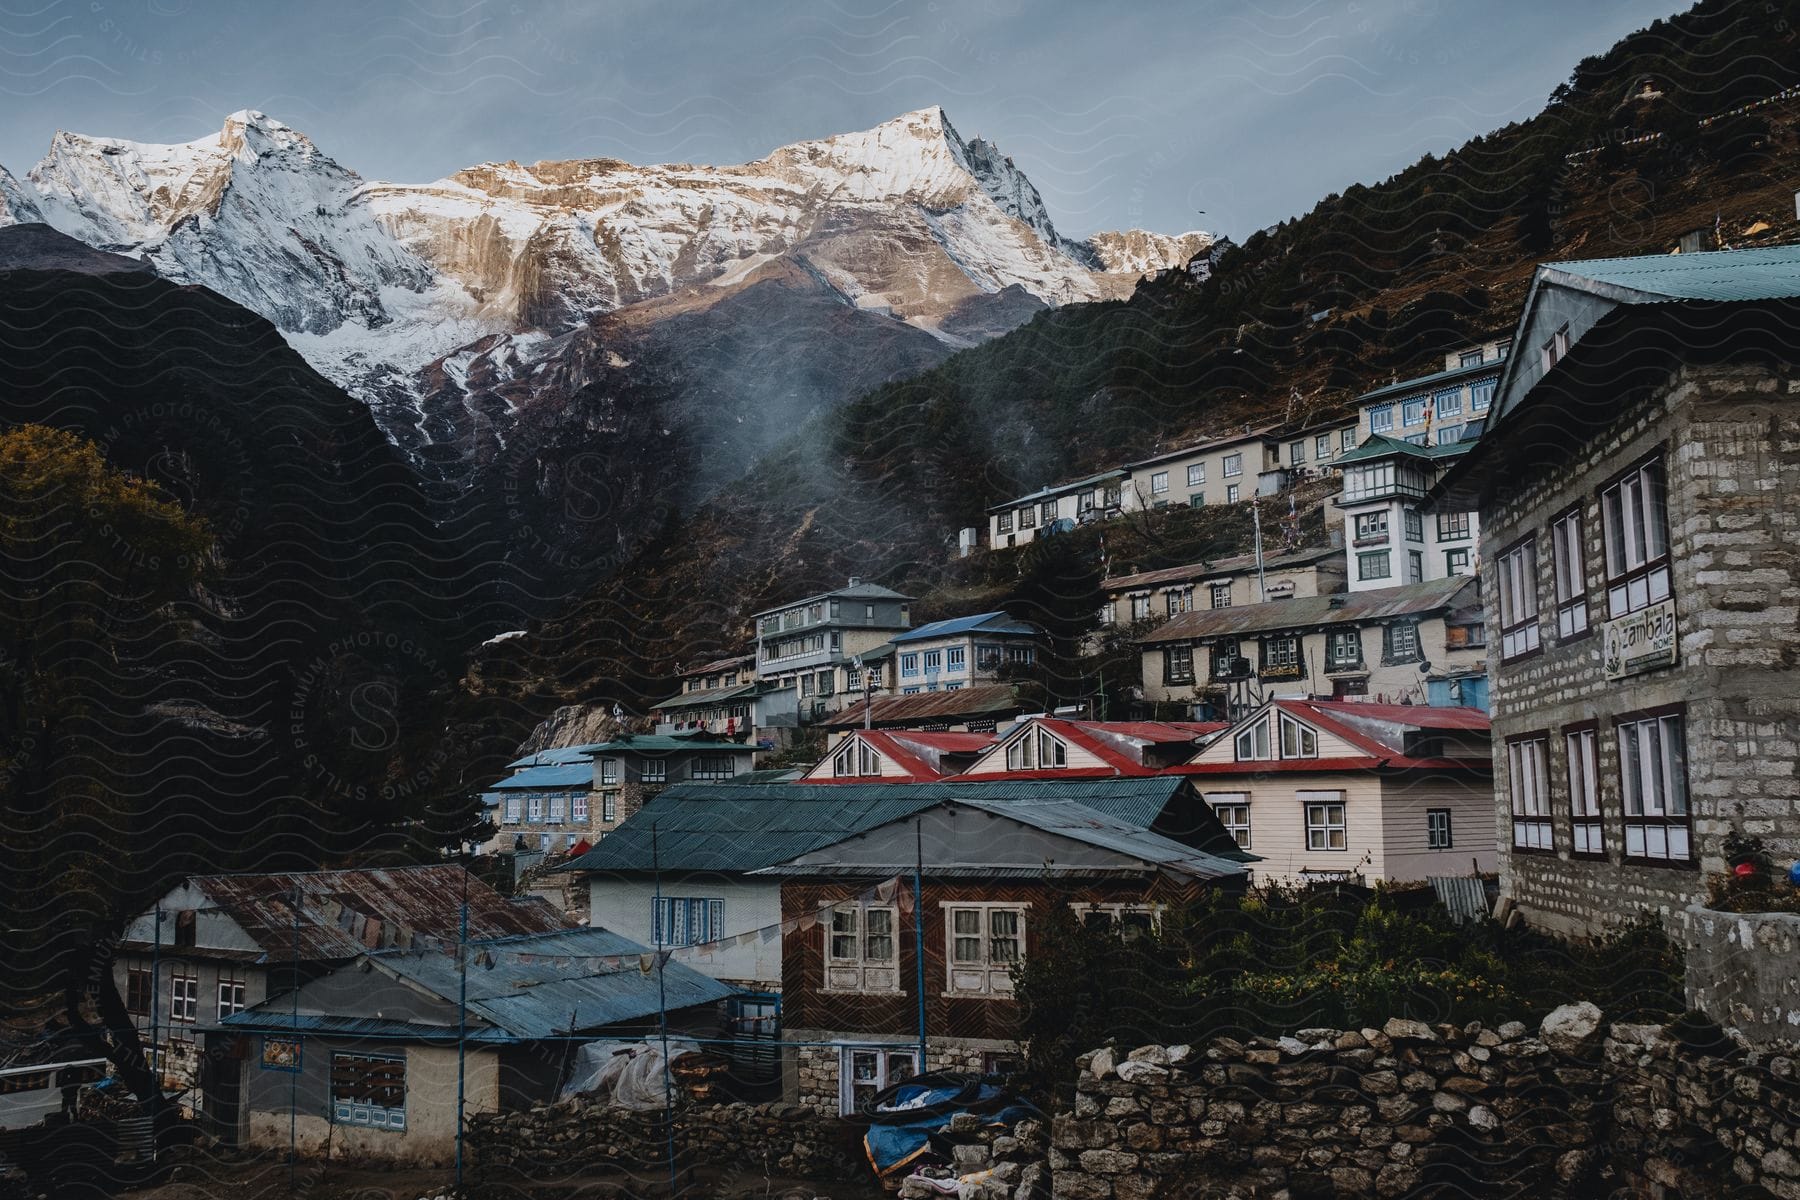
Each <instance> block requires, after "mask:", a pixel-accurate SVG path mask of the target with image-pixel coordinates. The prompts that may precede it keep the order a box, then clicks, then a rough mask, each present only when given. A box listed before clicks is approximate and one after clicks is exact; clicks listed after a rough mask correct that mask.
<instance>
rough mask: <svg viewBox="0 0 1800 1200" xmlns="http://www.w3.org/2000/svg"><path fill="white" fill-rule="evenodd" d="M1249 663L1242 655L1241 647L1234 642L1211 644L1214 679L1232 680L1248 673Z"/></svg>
mask: <svg viewBox="0 0 1800 1200" xmlns="http://www.w3.org/2000/svg"><path fill="white" fill-rule="evenodd" d="M1248 669H1249V663H1248V662H1247V661H1246V660H1245V658H1244V655H1243V647H1242V646H1241V645H1239V643H1238V642H1237V641H1235V640H1228V641H1222V642H1214V643H1213V644H1212V673H1213V678H1214V679H1233V678H1236V677H1237V676H1238V675H1240V674H1245V673H1247V672H1248Z"/></svg>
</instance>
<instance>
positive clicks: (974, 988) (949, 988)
mask: <svg viewBox="0 0 1800 1200" xmlns="http://www.w3.org/2000/svg"><path fill="white" fill-rule="evenodd" d="M939 905H940V907H941V908H942V909H943V914H944V994H945V995H946V996H987V997H991V996H1002V997H1005V996H1011V995H1012V994H1013V985H1012V967H1013V964H1014V963H1016V962H1023V961H1024V959H1025V930H1026V926H1027V922H1028V919H1029V918H1028V914H1029V913H1030V911H1031V905H1030V904H1028V903H987V902H966V901H950V900H945V901H940V902H939ZM970 912H972V913H976V914H978V927H977V928H978V932H969V931H966V930H965V931H959V929H958V925H959V922H958V919H957V914H958V913H970ZM1004 913H1010V914H1012V915H1013V916H1014V917H1016V919H1017V922H1018V924H1017V927H1016V929H1015V931H1014V932H1013V933H1012V934H1011V935H1010V936H1008V935H996V934H995V932H994V927H995V921H994V917H995V916H996V915H999V914H1004ZM967 941H976V942H978V943H979V947H978V950H979V954H978V956H977V957H976V958H973V959H969V958H959V957H958V953H957V952H958V949H959V947H958V945H957V943H958V942H967ZM1002 941H1010V942H1016V943H1017V954H1016V956H1015V957H1013V958H1004V957H1001V956H999V955H997V954H996V953H995V949H996V946H995V944H996V943H998V942H1002Z"/></svg>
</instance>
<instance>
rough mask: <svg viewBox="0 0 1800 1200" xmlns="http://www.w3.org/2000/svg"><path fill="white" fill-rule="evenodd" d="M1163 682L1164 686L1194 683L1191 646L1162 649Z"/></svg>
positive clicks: (1192, 649) (1192, 650)
mask: <svg viewBox="0 0 1800 1200" xmlns="http://www.w3.org/2000/svg"><path fill="white" fill-rule="evenodd" d="M1163 682H1164V683H1165V684H1181V683H1192V682H1194V648H1193V647H1192V646H1167V647H1165V648H1164V649H1163Z"/></svg>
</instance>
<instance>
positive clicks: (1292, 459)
mask: <svg viewBox="0 0 1800 1200" xmlns="http://www.w3.org/2000/svg"><path fill="white" fill-rule="evenodd" d="M1305 461H1306V442H1305V441H1304V440H1302V441H1298V442H1289V443H1288V465H1289V466H1295V467H1297V466H1299V465H1300V464H1301V463H1304V462H1305Z"/></svg>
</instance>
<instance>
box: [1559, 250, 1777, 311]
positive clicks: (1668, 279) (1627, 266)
mask: <svg viewBox="0 0 1800 1200" xmlns="http://www.w3.org/2000/svg"><path fill="white" fill-rule="evenodd" d="M1542 271H1543V274H1544V277H1545V279H1546V280H1547V281H1548V282H1554V283H1565V284H1569V285H1570V286H1574V287H1582V286H1583V283H1584V282H1585V283H1590V284H1600V285H1602V288H1599V289H1596V288H1586V289H1584V290H1590V291H1593V290H1598V291H1601V292H1602V294H1606V295H1614V298H1616V299H1620V300H1627V301H1636V302H1655V301H1659V300H1723V301H1742V300H1783V299H1787V298H1789V297H1795V296H1800V246H1762V247H1758V248H1756V249H1752V250H1710V251H1703V252H1701V253H1699V254H1650V255H1642V256H1639V257H1634V258H1592V259H1586V260H1582V261H1576V262H1558V263H1545V264H1544V266H1543V268H1542ZM1605 289H1618V290H1619V291H1622V292H1624V293H1626V294H1625V295H1617V294H1615V293H1613V292H1611V291H1607V290H1605Z"/></svg>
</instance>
